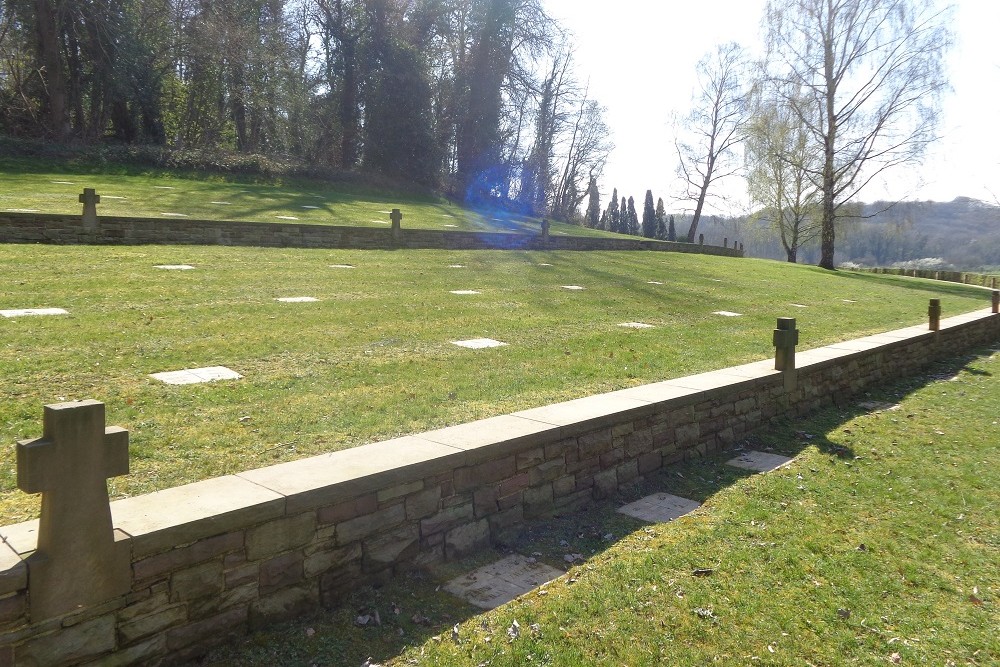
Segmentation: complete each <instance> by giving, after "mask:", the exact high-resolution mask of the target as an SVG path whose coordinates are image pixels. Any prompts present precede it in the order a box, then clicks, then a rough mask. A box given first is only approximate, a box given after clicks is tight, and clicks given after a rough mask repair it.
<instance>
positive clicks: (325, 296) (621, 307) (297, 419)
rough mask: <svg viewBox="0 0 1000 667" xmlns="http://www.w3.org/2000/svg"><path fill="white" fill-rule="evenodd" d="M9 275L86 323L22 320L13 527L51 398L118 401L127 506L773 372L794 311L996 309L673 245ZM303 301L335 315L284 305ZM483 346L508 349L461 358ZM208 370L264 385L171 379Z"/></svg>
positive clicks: (191, 251)
mask: <svg viewBox="0 0 1000 667" xmlns="http://www.w3.org/2000/svg"><path fill="white" fill-rule="evenodd" d="M158 264H190V265H193V266H195V267H196V268H195V269H194V270H191V271H167V270H161V269H156V268H154V265H158ZM337 264H347V265H353V266H354V267H355V268H332V266H333V265H337ZM546 264H550V265H551V266H545V265H546ZM452 265H460V266H462V267H463V268H452ZM0 271H2V272H3V275H5V276H6V277H7V279H6V281H5V283H4V287H3V291H2V292H0V309H12V308H39V307H56V308H65V309H67V310H68V311H69V312H70V314H69V315H64V316H52V317H20V318H12V319H6V318H0V336H2V344H0V368H2V376H0V381H2V393H3V396H4V401H3V402H2V403H0V429H2V431H0V432H2V435H3V438H4V440H5V441H6V442H7V443H8V445H9V446H8V447H6V448H4V450H3V455H2V456H3V465H2V467H0V470H2V477H0V514H2V519H0V520H3V521H4V522H5V523H10V522H14V521H18V520H22V519H26V518H30V517H33V516H35V515H36V514H37V496H28V495H26V494H23V493H21V492H20V491H18V490H17V489H16V474H15V465H14V461H15V457H14V447H13V442H14V441H15V440H16V439H22V438H29V437H35V436H38V435H40V431H41V416H42V406H43V405H44V404H47V403H53V402H58V401H63V400H74V399H83V398H93V399H97V400H100V401H103V402H105V403H106V404H107V406H108V408H107V413H108V421H109V424H115V425H119V426H122V427H124V428H126V429H128V430H129V432H130V438H131V470H132V472H131V474H130V475H128V476H125V477H120V478H115V479H113V480H112V481H111V482H110V486H111V491H112V495H113V497H122V496H125V495H135V494H141V493H147V492H150V491H153V490H157V489H163V488H166V487H170V486H174V485H178V484H182V483H185V482H191V481H194V480H198V479H203V478H207V477H212V476H216V475H222V474H227V473H232V472H236V471H240V470H244V469H248V468H255V467H261V466H265V465H269V464H272V463H275V462H279V461H287V460H291V459H296V458H301V457H305V456H310V455H314V454H318V453H322V452H329V451H333V450H338V449H343V448H347V447H352V446H356V445H358V444H363V443H366V442H371V441H373V440H379V439H386V438H390V437H393V436H398V435H402V434H407V433H413V432H419V431H423V430H427V429H431V428H435V427H440V426H444V425H449V424H456V423H461V422H465V421H469V420H473V419H478V418H483V417H489V416H493V415H498V414H504V413H509V412H512V411H516V410H519V409H524V408H529V407H534V406H539V405H544V404H547V403H551V402H554V401H560V400H566V399H570V398H575V397H580V396H585V395H589V394H593V393H598V392H603V391H609V390H613V389H618V388H622V387H626V386H632V385H637V384H642V383H646V382H652V381H657V380H662V379H665V378H670V377H678V376H683V375H687V374H690V373H694V372H699V371H705V370H710V369H715V368H721V367H725V366H729V365H732V364H738V363H742V362H748V361H751V360H756V359H762V358H766V357H768V356H771V355H772V354H773V349H772V347H771V331H772V330H773V328H774V326H775V318H776V317H779V316H794V317H797V318H798V323H799V328H800V330H801V332H802V333H801V347H802V348H810V347H815V346H819V345H823V344H827V343H831V342H833V341H837V340H843V339H848V338H852V337H856V336H859V335H864V334H870V333H874V332H878V331H883V330H886V329H892V328H897V327H900V326H905V325H911V324H916V323H919V322H921V321H925V318H926V315H925V313H926V311H927V299H928V297H941V298H942V300H943V304H944V311H945V315H948V314H955V313H959V312H965V311H970V310H974V309H979V308H983V307H985V306H987V305H988V292H986V291H985V290H979V289H975V288H969V287H966V286H962V285H952V284H945V283H933V282H930V281H917V280H913V279H905V278H898V277H890V276H874V275H861V274H850V273H828V272H824V271H820V270H818V269H815V268H811V267H803V266H788V265H785V264H781V263H776V262H768V261H758V260H738V259H731V258H713V257H705V256H697V255H684V254H676V253H652V252H647V253H569V252H565V253H558V252H553V253H543V252H509V251H495V252H494V251H479V252H446V251H407V252H391V251H384V252H383V251H330V250H279V249H253V248H221V247H159V246H145V247H54V246H26V245H5V246H0ZM651 281H655V282H660V283H663V284H650V283H651ZM566 285H579V286H582V287H584V288H585V289H583V290H578V291H571V290H567V289H564V287H563V286H566ZM463 289H469V290H477V291H480V292H481V294H477V295H466V296H459V295H454V294H451V293H450V291H451V290H463ZM297 296H311V297H315V298H317V299H319V301H318V302H316V303H279V302H277V301H275V299H276V298H279V297H297ZM848 300H849V301H853V302H854V303H847V302H846V301H848ZM793 303H795V304H800V305H804V306H807V307H805V308H797V307H794V306H792V305H791V304H793ZM718 310H726V311H734V312H738V313H743V315H742V316H741V317H732V318H730V317H721V316H718V315H714V314H712V313H713V311H718ZM624 322H644V323H648V324H651V325H654V327H655V328H652V329H643V330H636V329H626V328H622V327H620V326H619V324H621V323H624ZM481 337H488V338H494V339H497V340H500V341H503V342H505V343H507V345H506V346H505V347H500V348H494V349H487V350H468V349H463V348H460V347H457V346H455V345H453V344H452V343H451V341H456V340H463V339H470V338H481ZM205 366H227V367H229V368H231V369H233V370H235V371H237V372H238V373H240V374H242V375H243V376H244V379H242V380H238V381H224V382H217V383H212V384H204V385H187V386H169V385H165V384H162V383H160V382H158V381H157V380H154V379H152V378H150V377H149V375H150V374H151V373H157V372H162V371H173V370H179V369H184V368H197V367H205Z"/></svg>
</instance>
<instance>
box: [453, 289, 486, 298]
mask: <svg viewBox="0 0 1000 667" xmlns="http://www.w3.org/2000/svg"><path fill="white" fill-rule="evenodd" d="M451 293H452V294H458V295H460V296H466V295H470V294H482V292H480V291H479V290H474V289H453V290H451Z"/></svg>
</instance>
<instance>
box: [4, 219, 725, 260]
mask: <svg viewBox="0 0 1000 667" xmlns="http://www.w3.org/2000/svg"><path fill="white" fill-rule="evenodd" d="M0 242H3V243H50V244H61V245H87V244H89V245H151V244H173V245H227V246H254V247H263V248H339V249H352V250H394V249H404V248H405V249H431V250H434V249H440V250H612V251H628V250H659V251H667V252H688V253H699V254H703V255H719V256H723V257H742V256H743V253H742V252H741V251H740V250H739V249H737V248H720V247H718V246H710V245H700V244H692V243H676V242H670V241H654V240H649V239H640V238H634V237H633V238H591V237H584V236H562V235H550V236H548V238H547V239H546V238H543V236H542V235H541V234H514V233H504V232H466V231H457V230H434V229H407V228H405V227H404V228H402V229H400V230H398V231H397V232H396V235H394V233H393V230H392V229H389V228H386V229H381V228H374V227H345V226H336V225H304V224H291V223H272V222H231V221H219V220H192V219H188V218H185V219H183V220H177V219H165V218H121V217H99V218H97V221H96V222H94V223H90V224H84V223H83V222H82V220H81V217H80V216H78V215H48V214H42V213H0Z"/></svg>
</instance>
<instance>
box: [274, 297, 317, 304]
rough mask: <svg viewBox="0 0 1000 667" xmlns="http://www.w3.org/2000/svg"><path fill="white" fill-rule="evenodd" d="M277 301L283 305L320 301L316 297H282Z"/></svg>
mask: <svg viewBox="0 0 1000 667" xmlns="http://www.w3.org/2000/svg"><path fill="white" fill-rule="evenodd" d="M275 301H281V302H282V303H313V302H315V301H319V299H317V298H316V297H314V296H282V297H278V298H277V299H275Z"/></svg>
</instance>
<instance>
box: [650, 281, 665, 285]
mask: <svg viewBox="0 0 1000 667" xmlns="http://www.w3.org/2000/svg"><path fill="white" fill-rule="evenodd" d="M646 284H647V285H662V284H663V283H661V282H660V281H659V280H647V281H646Z"/></svg>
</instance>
